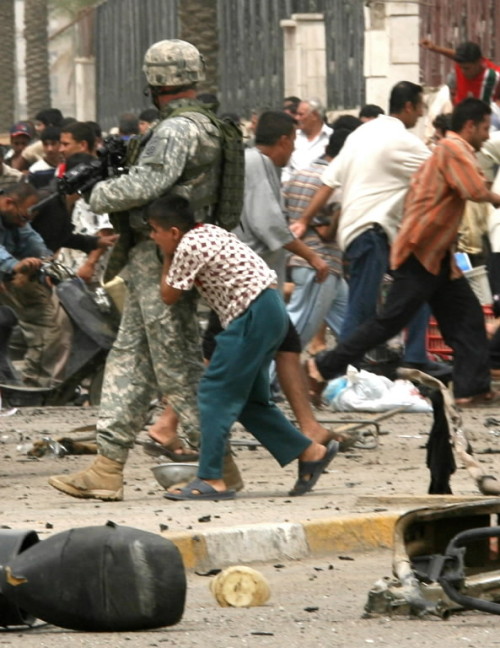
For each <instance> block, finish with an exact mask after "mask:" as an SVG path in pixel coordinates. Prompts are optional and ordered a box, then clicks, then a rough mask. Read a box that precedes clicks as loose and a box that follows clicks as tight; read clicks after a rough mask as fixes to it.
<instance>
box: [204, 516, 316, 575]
mask: <svg viewBox="0 0 500 648" xmlns="http://www.w3.org/2000/svg"><path fill="white" fill-rule="evenodd" d="M204 540H205V543H206V549H207V560H206V563H204V566H206V567H208V568H211V567H224V566H227V565H235V564H238V563H245V564H249V563H252V562H259V561H264V562H265V561H274V560H285V559H292V560H298V559H300V558H304V557H305V556H307V555H308V552H309V549H308V545H307V542H306V538H305V534H304V529H303V527H302V525H301V524H292V523H283V524H255V525H248V526H246V527H239V528H229V529H223V530H218V531H214V532H213V533H212V532H210V531H209V532H207V533H206V534H204Z"/></svg>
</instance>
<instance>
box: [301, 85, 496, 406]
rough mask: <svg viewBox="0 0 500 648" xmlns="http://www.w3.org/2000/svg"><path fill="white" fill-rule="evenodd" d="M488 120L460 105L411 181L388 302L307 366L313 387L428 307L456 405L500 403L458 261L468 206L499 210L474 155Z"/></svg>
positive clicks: (468, 102)
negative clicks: (449, 360)
mask: <svg viewBox="0 0 500 648" xmlns="http://www.w3.org/2000/svg"><path fill="white" fill-rule="evenodd" d="M490 121H491V109H490V107H489V106H488V105H487V104H485V103H484V102H482V101H481V100H479V99H474V98H468V99H465V100H464V101H463V102H461V103H460V104H458V105H457V106H456V107H455V109H454V111H453V114H452V127H451V131H450V132H449V133H448V134H447V136H446V138H444V139H443V140H441V142H440V143H439V145H438V146H437V147H436V149H435V151H434V153H433V154H432V156H431V157H430V158H429V159H428V160H427V161H426V162H424V164H423V165H422V166H421V167H420V169H419V170H418V171H417V172H416V173H415V174H414V176H413V178H412V180H411V184H410V189H409V191H408V194H407V197H406V200H405V208H404V217H403V222H402V225H401V229H400V231H399V233H398V234H397V236H396V239H395V241H394V243H393V246H392V249H391V268H392V269H393V271H394V282H393V284H392V287H391V290H390V292H389V294H388V296H387V300H386V303H385V305H384V307H383V309H382V311H381V313H380V314H379V315H378V316H377V317H375V318H373V319H371V320H369V321H368V322H366V323H365V324H363V325H361V326H360V327H358V328H357V329H356V331H355V332H354V333H353V335H351V336H349V337H348V338H347V339H346V340H345V341H344V342H342V343H341V344H340V345H338V346H337V347H336V348H335V349H334V350H333V351H329V352H326V353H325V354H323V355H321V356H317V358H316V362H313V361H311V362H310V363H309V372H310V379H311V386H313V387H315V388H316V390H319V388H320V386H321V383H322V382H324V380H325V379H330V378H333V377H334V376H337V375H339V374H341V373H343V372H344V371H345V369H346V367H347V365H348V364H353V363H356V361H359V359H360V358H361V357H362V356H363V354H364V353H365V352H366V351H368V350H369V349H371V348H373V347H375V346H377V345H378V344H380V343H382V342H384V341H385V340H388V339H390V338H391V337H392V336H394V335H395V334H396V333H397V332H398V331H400V330H401V329H403V328H404V327H405V326H406V324H407V323H408V322H409V321H410V319H411V318H412V316H413V315H414V314H415V313H416V312H417V310H418V309H419V308H420V307H421V306H422V304H423V303H425V302H428V303H429V305H430V306H431V309H432V311H433V314H434V316H435V318H436V320H437V322H438V324H439V327H440V329H441V333H442V335H443V337H444V339H445V341H446V343H447V344H449V346H451V347H452V348H453V350H454V354H455V356H454V365H453V385H454V393H455V398H456V402H457V404H458V405H460V406H463V407H467V406H475V405H481V404H493V403H496V402H498V404H499V405H500V394H499V393H497V392H492V391H491V390H490V369H489V357H488V356H489V354H488V342H487V338H486V331H485V327H484V317H483V312H482V309H481V306H480V304H479V301H478V300H477V298H476V296H475V295H474V293H473V291H472V289H471V287H470V286H469V284H468V282H467V280H466V279H465V277H464V276H463V275H462V273H461V272H460V270H459V269H458V267H457V266H456V263H455V261H454V256H453V252H454V251H455V246H456V239H457V233H458V228H459V226H460V222H461V219H462V214H463V211H464V206H465V201H466V200H473V201H475V202H491V203H492V204H493V205H495V206H496V205H500V195H498V194H494V193H492V192H491V191H490V190H489V189H488V186H487V184H486V180H485V178H484V176H483V174H482V172H481V171H480V169H479V166H478V163H477V160H476V158H475V155H474V152H475V151H478V150H479V149H480V148H481V145H482V143H483V142H484V141H486V140H487V139H488V134H489V127H490Z"/></svg>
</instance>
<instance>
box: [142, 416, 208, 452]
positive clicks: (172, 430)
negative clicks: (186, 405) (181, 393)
mask: <svg viewBox="0 0 500 648" xmlns="http://www.w3.org/2000/svg"><path fill="white" fill-rule="evenodd" d="M177 424H178V418H177V414H176V413H175V411H174V409H173V408H172V407H171V406H170V405H167V406H166V407H165V409H164V410H163V412H162V413H161V414H160V416H159V418H158V419H157V420H156V421H155V423H154V424H153V425H152V426H151V427H150V428H149V429H148V436H149V437H150V438H151V439H153V441H157V442H158V443H160V444H161V445H162V446H164V447H165V448H168V449H169V450H171V451H172V452H174V453H175V454H179V455H181V454H182V455H186V454H193V455H198V452H197V451H196V450H193V449H192V448H190V447H189V446H186V445H185V444H184V443H183V442H182V441H181V439H180V438H179V436H178V435H177Z"/></svg>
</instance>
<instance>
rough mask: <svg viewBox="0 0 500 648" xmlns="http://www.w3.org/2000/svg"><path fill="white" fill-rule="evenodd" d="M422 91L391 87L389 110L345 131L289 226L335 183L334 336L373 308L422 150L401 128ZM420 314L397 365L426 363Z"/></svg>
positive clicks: (405, 84) (409, 121)
mask: <svg viewBox="0 0 500 648" xmlns="http://www.w3.org/2000/svg"><path fill="white" fill-rule="evenodd" d="M422 93H423V88H422V87H421V86H419V85H416V84H415V83H411V82H410V81H401V82H399V83H397V84H396V85H395V86H394V87H393V88H392V91H391V95H390V100H389V115H379V116H378V117H377V118H376V119H373V120H371V121H369V122H366V123H365V124H363V125H362V126H360V127H359V128H358V129H356V130H355V131H354V132H353V133H352V134H351V135H350V136H349V137H348V138H347V140H346V143H345V145H344V148H343V149H342V151H341V152H340V154H339V155H338V156H337V157H336V158H335V159H334V160H333V162H332V163H331V164H330V165H329V166H328V168H327V169H326V171H325V172H324V174H323V176H322V178H321V180H322V182H323V185H322V186H321V187H320V188H319V189H318V192H317V193H316V196H315V198H314V199H313V200H312V201H311V204H310V205H309V208H308V209H306V210H305V211H304V213H303V214H302V217H301V218H300V219H299V222H298V223H297V222H296V223H294V224H292V226H291V229H292V230H293V231H294V233H295V234H297V235H298V236H302V235H303V232H304V227H305V226H307V224H308V223H309V222H310V220H311V219H312V217H313V216H314V214H315V213H316V211H317V209H319V207H320V206H322V205H323V204H324V203H325V202H326V201H327V199H328V197H329V196H330V195H331V194H332V192H333V191H334V190H335V189H336V188H337V187H340V186H341V187H342V212H341V216H340V220H339V228H338V234H337V240H338V243H339V246H340V248H341V249H342V250H343V251H344V259H345V260H346V261H347V263H348V266H349V304H348V308H347V313H346V317H345V320H344V325H343V328H342V331H341V335H340V338H341V339H345V338H346V337H347V336H348V335H349V334H350V333H351V332H352V331H353V330H355V329H356V328H357V327H358V326H359V325H360V324H362V323H363V322H365V321H366V320H367V319H370V318H371V317H372V316H373V315H374V314H375V312H376V308H377V302H378V299H379V291H380V285H381V282H382V279H383V276H384V274H385V272H386V271H387V269H388V260H389V249H390V245H391V243H392V241H393V240H394V237H395V235H396V232H397V230H398V228H399V224H400V222H401V218H402V207H403V200H404V197H405V195H406V192H407V190H408V186H409V182H410V178H411V176H412V175H413V173H414V172H415V171H416V170H417V169H418V168H419V167H420V165H421V164H422V163H423V162H424V161H425V160H426V159H427V158H428V157H429V155H430V150H429V149H428V148H427V147H426V146H425V145H424V143H423V142H422V141H421V140H420V139H419V138H418V137H417V136H416V135H414V134H413V133H410V132H409V131H408V129H410V128H413V127H414V126H415V124H416V123H417V120H418V118H419V117H421V116H422V115H423V111H424V102H423V95H422ZM427 320H428V311H427V312H424V311H422V314H421V315H420V319H419V321H418V322H414V323H413V325H412V326H411V327H410V331H409V337H408V340H407V345H406V351H405V364H411V365H416V364H425V363H426V360H427V359H426V353H425V331H426V328H427ZM420 368H423V367H420Z"/></svg>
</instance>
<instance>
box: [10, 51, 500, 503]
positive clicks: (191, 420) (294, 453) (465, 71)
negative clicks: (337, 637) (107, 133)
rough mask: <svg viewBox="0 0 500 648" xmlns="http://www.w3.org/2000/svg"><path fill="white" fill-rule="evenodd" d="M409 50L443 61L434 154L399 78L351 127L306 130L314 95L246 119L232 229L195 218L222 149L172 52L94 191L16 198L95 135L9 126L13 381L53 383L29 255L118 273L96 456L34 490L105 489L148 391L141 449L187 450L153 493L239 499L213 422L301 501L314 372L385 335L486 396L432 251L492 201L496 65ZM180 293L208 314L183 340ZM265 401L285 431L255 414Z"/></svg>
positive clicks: (157, 65) (54, 327)
mask: <svg viewBox="0 0 500 648" xmlns="http://www.w3.org/2000/svg"><path fill="white" fill-rule="evenodd" d="M422 46H423V47H427V48H428V49H430V50H431V51H436V52H438V53H440V54H444V55H445V56H449V57H451V58H453V60H454V61H455V68H456V69H455V75H454V81H453V80H451V81H450V82H449V84H448V85H447V88H448V91H449V98H450V102H451V106H450V108H451V114H450V116H449V117H448V118H447V121H446V127H445V128H444V130H446V129H448V131H449V132H447V133H443V135H444V137H442V139H441V140H440V141H439V142H438V143H437V144H436V139H437V138H433V140H432V143H431V144H430V145H427V144H425V143H424V142H423V141H422V140H421V139H419V138H418V137H417V136H416V135H415V134H414V133H412V132H411V129H412V128H413V127H414V126H415V125H416V123H417V120H418V119H419V118H420V117H422V115H423V113H424V97H423V88H422V87H421V86H420V85H417V84H415V83H412V82H409V81H404V80H403V81H400V82H399V83H397V84H395V86H394V87H393V88H392V90H391V93H390V97H389V98H388V114H385V111H384V110H383V109H382V108H381V107H379V106H374V105H367V106H364V107H363V108H362V109H361V111H360V113H359V118H358V117H354V116H352V115H342V116H341V117H339V118H338V119H336V120H335V121H334V122H333V123H331V124H327V123H326V121H325V108H324V107H323V106H322V105H321V102H319V101H318V100H317V99H315V98H308V99H302V100H301V99H300V98H298V97H286V98H285V99H284V101H283V106H282V107H280V108H279V109H277V110H255V111H254V120H253V123H252V124H251V128H252V131H251V137H250V138H249V139H248V140H247V142H246V149H245V153H244V156H245V172H244V184H243V187H242V192H243V209H242V212H241V219H240V223H239V225H238V226H237V227H236V228H235V229H234V230H233V231H232V232H227V231H226V230H225V229H224V228H222V227H219V226H218V225H220V223H219V224H217V223H216V224H214V223H213V218H212V217H213V213H214V208H215V205H216V203H217V195H218V192H219V191H220V184H221V172H220V170H221V159H222V156H223V148H224V142H223V139H222V137H223V136H222V135H221V131H220V130H219V129H218V127H217V124H216V122H214V120H213V119H212V118H211V117H210V115H209V114H208V113H207V110H216V106H215V101H214V100H215V97H212V96H208V97H207V96H202V95H198V93H197V84H198V83H199V82H200V81H202V80H203V78H204V65H203V60H202V58H201V56H200V54H199V52H198V50H197V49H196V48H195V47H194V46H192V45H191V44H189V43H186V42H184V41H179V40H169V41H161V42H159V43H155V44H154V45H152V46H151V47H150V48H149V49H148V51H147V52H146V55H145V60H144V67H143V70H144V73H145V75H146V78H147V81H148V84H149V88H150V94H151V97H152V100H153V103H154V109H152V110H149V111H144V113H142V114H141V115H140V116H139V117H138V118H136V117H135V116H134V115H130V114H125V115H123V116H122V117H121V119H120V124H119V127H118V133H119V136H120V137H121V138H122V139H123V140H124V141H125V142H127V143H128V156H127V157H128V167H129V168H128V173H127V174H126V175H121V176H117V177H112V178H109V179H107V180H103V181H101V182H98V183H97V184H96V185H95V186H94V187H93V189H92V191H91V193H90V195H86V196H85V198H86V199H85V198H83V197H81V196H79V195H73V196H65V197H61V196H55V197H54V198H53V200H51V201H49V202H48V203H47V202H45V203H44V204H43V206H39V205H38V203H39V201H40V197H41V196H42V195H43V192H44V191H46V192H49V193H50V191H51V189H52V186H53V183H54V182H55V179H57V178H59V177H62V176H63V175H64V174H65V173H66V172H67V171H68V170H71V168H74V165H75V164H79V163H81V162H88V161H89V160H91V159H92V156H95V154H96V150H97V147H98V146H99V144H100V142H101V141H102V133H101V132H100V129H99V126H98V124H96V123H94V122H85V123H83V122H77V121H75V120H71V119H63V117H62V115H61V113H60V112H59V111H58V110H56V109H47V110H44V111H41V112H40V113H39V114H38V115H36V118H35V121H34V129H36V131H37V132H38V138H35V132H34V130H32V127H31V124H30V123H29V122H20V123H18V124H15V125H14V126H13V127H12V129H11V133H10V135H11V148H10V149H9V151H3V161H2V166H1V174H0V183H1V186H2V188H3V189H4V193H2V194H1V195H0V281H1V282H2V283H1V284H0V285H1V287H2V289H1V291H0V305H2V304H3V305H7V306H9V307H11V308H12V309H13V310H14V311H15V312H16V314H17V316H18V318H19V321H20V324H21V327H22V329H23V332H24V334H25V337H26V340H27V346H28V352H27V353H26V356H25V358H24V365H23V374H22V381H23V382H24V383H25V384H30V385H44V384H45V385H50V384H53V383H54V381H58V380H61V376H62V372H63V367H64V363H65V362H66V360H67V355H68V349H69V348H70V345H71V327H70V325H69V322H68V318H67V315H66V314H65V312H64V309H62V308H61V306H60V304H59V303H58V301H57V298H56V297H55V295H54V293H53V291H52V290H51V289H50V286H47V285H44V284H43V283H40V282H37V281H32V280H30V278H31V277H32V276H33V275H34V274H35V273H36V271H37V270H38V269H39V268H40V265H41V264H42V262H43V259H46V258H49V257H52V256H53V254H54V253H56V252H57V253H58V254H59V255H62V258H63V259H64V261H65V262H66V263H71V264H73V268H74V269H75V271H76V272H77V274H78V275H79V276H80V277H81V279H82V280H84V281H85V282H87V283H88V284H90V285H92V284H94V285H95V284H98V283H100V282H102V281H103V278H104V276H105V277H106V279H110V278H112V277H113V276H115V275H117V274H119V276H120V277H121V279H122V280H123V281H124V283H125V285H126V288H127V297H126V302H125V307H124V311H123V314H122V320H121V326H120V329H119V332H118V336H117V339H116V341H115V343H114V345H113V348H112V350H111V352H110V354H109V356H108V359H107V364H106V371H105V378H104V384H103V389H102V398H101V406H100V414H99V420H98V423H97V443H98V456H97V458H96V459H95V460H94V462H93V463H92V464H91V465H90V467H88V468H86V469H85V470H82V471H80V472H78V473H74V474H70V475H57V476H53V477H51V478H50V480H49V483H50V484H51V485H52V486H54V487H55V488H57V489H59V490H60V491H62V492H64V493H66V494H68V495H71V496H74V497H81V498H97V499H102V500H120V499H122V498H123V473H124V467H125V464H126V460H127V456H128V452H129V450H130V448H132V447H133V445H134V442H135V439H136V437H137V435H138V433H139V432H140V431H141V430H142V429H143V427H144V425H145V422H146V420H147V417H148V411H149V407H150V404H151V402H152V401H153V400H154V399H155V398H158V397H160V398H162V400H163V403H164V411H163V413H162V415H161V416H160V418H159V420H158V421H157V423H156V424H155V425H154V426H153V427H152V428H150V430H149V435H150V442H149V449H150V450H151V452H153V453H157V454H164V455H166V456H168V457H170V458H171V459H172V460H174V461H176V460H179V458H182V459H185V458H186V456H188V458H190V459H192V460H195V459H199V468H198V477H197V479H196V480H195V481H193V482H192V483H190V484H187V485H179V486H174V487H173V488H171V489H169V491H168V492H167V493H166V496H167V497H169V498H170V499H174V500H179V499H180V500H189V499H221V498H231V497H234V495H235V493H236V491H238V490H241V489H242V488H243V486H244V484H243V480H242V478H241V475H240V473H239V470H238V468H237V466H236V464H235V462H234V460H233V458H232V456H231V452H230V448H229V435H230V430H231V426H232V424H233V423H234V422H235V421H240V422H241V423H242V424H243V425H244V426H245V427H246V428H247V429H248V430H249V431H250V432H251V433H252V434H254V435H255V436H256V437H257V438H258V439H259V441H260V442H261V443H262V444H263V445H264V446H265V447H266V448H268V449H269V451H270V452H271V453H272V454H273V456H274V457H275V458H276V460H277V461H278V463H279V464H280V465H286V464H287V463H290V462H291V461H292V460H294V459H298V477H297V481H296V483H295V484H294V486H293V487H292V489H291V490H290V494H291V495H302V494H304V493H307V492H308V491H310V490H311V489H312V488H313V487H314V485H315V484H316V482H317V480H318V479H319V477H320V476H321V474H322V473H323V472H324V470H325V468H326V466H327V465H328V464H329V462H330V461H331V460H332V459H333V458H334V456H335V454H336V453H337V451H338V449H339V442H342V441H344V440H343V439H342V438H338V437H335V438H334V436H333V435H332V433H330V432H329V431H328V430H326V429H325V428H324V427H323V426H322V425H321V424H320V423H319V422H318V421H317V420H316V417H315V413H314V409H313V407H312V404H314V405H317V406H320V405H321V392H322V389H323V387H324V385H325V382H326V381H327V380H328V379H330V378H333V377H336V376H338V375H341V374H342V373H343V372H345V370H346V367H347V365H348V364H355V365H356V364H357V365H358V366H359V364H360V363H361V362H362V359H363V357H364V355H365V353H366V352H368V351H370V350H371V349H373V348H375V347H377V345H380V344H382V343H385V342H386V341H387V340H389V339H390V338H392V337H393V336H395V335H396V334H398V333H400V332H401V331H402V329H405V328H407V334H406V343H405V345H404V354H403V356H402V358H401V363H402V364H404V365H406V366H409V367H413V368H419V369H422V370H424V371H427V372H428V373H433V374H434V375H437V376H438V377H441V378H443V379H444V380H447V379H449V378H450V374H451V373H452V377H453V385H454V393H455V397H456V399H457V402H458V403H459V404H460V405H461V406H464V407H467V406H477V405H483V404H495V403H497V402H499V403H500V396H499V394H498V393H497V392H495V391H493V390H492V389H491V374H490V363H491V358H492V357H493V358H494V357H495V356H494V352H493V351H492V349H491V348H490V344H489V342H488V338H487V334H486V329H485V323H484V317H483V311H482V309H481V307H480V305H479V302H478V300H477V298H476V296H475V295H474V293H473V291H472V289H471V287H470V285H469V284H468V282H467V280H466V279H465V278H464V277H463V275H462V274H461V272H460V270H459V269H458V267H457V264H456V262H455V257H454V252H455V250H456V241H457V237H458V234H459V231H460V227H461V224H462V214H463V212H464V208H465V204H466V201H472V202H477V203H485V204H486V203H489V204H491V205H492V206H493V207H494V208H496V207H500V195H499V194H497V193H494V192H492V191H491V189H490V184H488V183H487V181H486V179H485V176H484V175H483V173H482V171H481V170H480V168H479V163H478V159H477V157H476V152H479V151H480V150H481V149H482V147H483V144H484V143H485V142H486V140H487V139H488V136H489V132H490V129H491V127H492V114H493V115H495V108H493V109H492V108H491V104H493V105H494V106H496V103H495V102H496V100H497V99H498V98H499V97H500V73H499V71H498V70H497V69H495V67H494V66H493V64H492V63H491V62H489V61H487V60H486V59H483V57H482V56H481V52H480V51H479V49H478V48H477V46H476V45H475V44H473V43H464V44H462V45H460V46H459V47H458V48H457V49H456V50H444V49H443V48H439V47H437V46H435V45H433V44H432V43H430V42H429V41H423V42H422ZM229 118H231V119H233V120H237V116H234V115H230V116H229ZM149 129H150V132H149V133H148V136H147V137H145V136H144V134H145V133H146V132H147V131H148V130H149ZM487 157H488V159H491V157H492V154H489V155H487ZM498 161H500V160H498ZM41 192H42V193H41ZM490 221H491V222H490ZM490 221H489V223H490V224H489V225H488V227H489V231H491V232H493V231H494V230H495V225H494V223H495V219H494V218H493V217H492V218H491V219H490ZM476 229H477V228H476ZM75 250H77V251H79V252H80V253H81V254H75V252H74V251H75ZM108 250H110V251H108ZM492 250H493V254H492V255H491V256H492V258H493V257H495V253H496V252H497V250H496V249H495V244H492ZM499 251H500V250H499ZM110 254H111V256H109V255H110ZM387 273H390V274H392V284H391V286H390V288H389V291H388V294H387V296H386V297H385V299H384V300H383V304H382V306H380V301H381V292H382V291H381V288H382V286H383V285H384V277H385V276H386V275H387ZM290 284H292V285H293V291H292V292H291V295H290V294H288V293H287V287H289V286H290ZM195 289H196V290H195ZM495 292H496V291H495ZM499 292H500V291H499ZM198 293H201V295H202V297H203V299H204V300H205V302H206V304H207V305H208V306H209V307H210V308H211V315H210V319H209V326H208V329H207V331H205V332H204V336H203V343H202V339H201V337H200V332H199V327H198V317H197V306H198V299H197V294H198ZM286 302H287V303H286ZM431 310H432V313H433V315H434V316H435V318H436V319H437V321H438V324H439V326H440V327H441V330H442V334H443V337H444V339H445V341H446V342H447V343H448V344H449V345H450V346H451V347H452V349H453V351H454V364H453V367H452V368H451V367H450V366H448V365H443V363H437V362H433V360H432V359H431V358H429V356H428V352H427V348H426V332H427V325H428V320H429V315H430V312H431ZM42 323H43V324H42ZM41 324H42V325H41ZM327 326H328V327H329V328H330V329H331V331H332V332H333V333H334V335H335V337H336V338H337V346H336V347H335V348H334V349H333V350H325V351H323V352H320V353H319V354H317V355H314V357H311V358H310V359H309V360H308V361H307V362H306V364H305V365H302V364H301V360H300V358H301V353H302V351H303V350H304V349H305V348H306V346H307V345H308V344H309V345H310V347H309V348H310V349H312V350H318V349H322V348H323V347H325V344H326V343H325V337H324V331H325V328H326V327H327ZM271 387H272V388H273V392H274V400H273V399H271V398H270V396H271ZM280 389H281V390H282V391H283V394H284V396H285V397H286V398H287V400H288V401H289V403H290V406H291V408H292V410H293V412H294V415H295V417H296V420H297V427H295V426H293V425H292V424H291V423H290V422H289V421H288V420H287V419H286V418H285V417H284V416H283V415H282V414H281V411H280V410H279V409H278V407H277V405H276V403H275V402H274V401H275V400H278V399H279V396H278V393H279V391H280ZM179 430H182V437H181V434H180V432H179Z"/></svg>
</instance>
